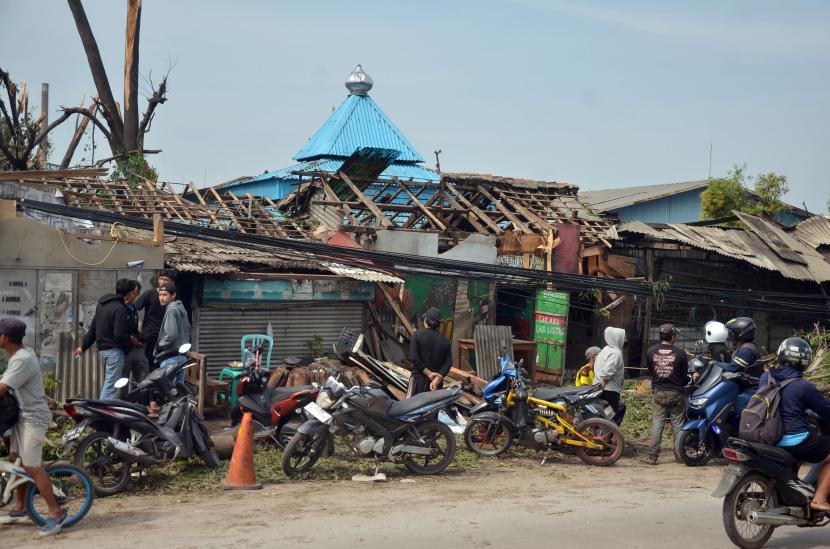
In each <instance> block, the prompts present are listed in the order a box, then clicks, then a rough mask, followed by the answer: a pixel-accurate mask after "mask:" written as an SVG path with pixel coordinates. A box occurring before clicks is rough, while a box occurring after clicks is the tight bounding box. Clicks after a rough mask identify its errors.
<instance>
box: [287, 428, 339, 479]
mask: <svg viewBox="0 0 830 549" xmlns="http://www.w3.org/2000/svg"><path fill="white" fill-rule="evenodd" d="M330 444H332V442H331V435H330V434H329V433H328V432H325V433H323V434H321V435H317V436H312V435H306V434H302V433H297V434H295V435H294V436H293V437H291V440H289V441H288V444H286V445H285V450H284V451H283V453H282V472H283V473H285V474H286V476H289V477H295V476H297V475H299V474H302V473H305V472H306V471H308V470H309V469H311V468H312V467H314V464H315V463H317V460H319V459H320V458H321V457H323V453H324V450H325V449H326V448H328V447H329V445H330Z"/></svg>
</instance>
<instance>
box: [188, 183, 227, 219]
mask: <svg viewBox="0 0 830 549" xmlns="http://www.w3.org/2000/svg"><path fill="white" fill-rule="evenodd" d="M188 187H190V190H191V192H192V193H193V195H194V196H195V197H196V200H198V201H199V204H201V205H202V206H204V207H205V209H206V210H207V212H208V214H209V215H210V218H211V220H213V222H214V223H215V224H216V228H217V229H221V228H222V224H221V223H219V220H218V219H217V218H216V216H215V215H214V214H213V208H211V207H210V206H208V203H207V202H205V199H204V198H202V195H201V194H200V193H199V190H198V189H197V188H196V185H194V184H193V183H188Z"/></svg>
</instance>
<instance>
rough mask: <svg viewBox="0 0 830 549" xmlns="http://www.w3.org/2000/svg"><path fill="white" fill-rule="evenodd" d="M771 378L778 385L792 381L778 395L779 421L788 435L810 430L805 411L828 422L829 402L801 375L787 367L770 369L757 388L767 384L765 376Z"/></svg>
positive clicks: (829, 418)
mask: <svg viewBox="0 0 830 549" xmlns="http://www.w3.org/2000/svg"><path fill="white" fill-rule="evenodd" d="M770 375H771V376H772V378H773V379H775V380H776V381H778V382H779V383H780V382H782V381H784V380H786V379H799V378H801V380H800V381H793V382H792V383H790V384H789V385H787V386H786V387H784V388H783V389H781V392H780V393H779V394H780V396H781V408H780V410H781V421H783V422H784V428H785V429H786V431H787V433H786V434H788V435H795V434H798V433H804V432H806V431H809V430H810V421H809V420H808V419H807V413H806V411H807V410H812V411H813V412H815V413H816V414H817V415H818V416H819V417H821V418H822V419H824V420H828V421H830V402H828V401H827V399H826V398H824V395H823V394H821V392H819V390H818V389H817V388H816V386H815V385H813V384H812V383H810V382H809V381H807V380H806V379H803V374H802V373H801V372H800V371H798V370H796V369H795V368H790V367H789V366H784V367H780V366H779V367H777V368H770V370H769V372H767V373H765V374H764V375H762V376H761V382H760V383H759V387H763V386H764V385H766V383H767V376H770Z"/></svg>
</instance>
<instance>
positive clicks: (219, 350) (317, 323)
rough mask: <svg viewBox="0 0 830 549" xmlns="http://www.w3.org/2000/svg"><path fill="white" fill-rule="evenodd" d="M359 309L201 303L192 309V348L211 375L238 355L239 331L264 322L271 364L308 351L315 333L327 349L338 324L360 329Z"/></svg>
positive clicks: (255, 329) (355, 305)
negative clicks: (271, 344)
mask: <svg viewBox="0 0 830 549" xmlns="http://www.w3.org/2000/svg"><path fill="white" fill-rule="evenodd" d="M363 309H364V304H363V302H362V301H354V302H348V301H343V302H328V303H320V302H289V303H282V304H269V305H265V306H262V305H251V304H245V305H241V304H239V305H234V304H204V305H202V306H200V307H199V308H198V309H197V310H196V312H195V314H196V320H195V322H194V329H195V331H196V334H195V339H196V340H197V345H198V348H197V349H196V350H197V351H198V352H200V353H204V354H206V355H207V357H208V358H207V371H208V375H210V376H213V377H216V376H218V374H219V371H220V370H221V369H222V368H223V367H224V366H226V365H227V363H228V362H230V361H233V360H239V359H240V347H239V342H240V340H241V339H242V336H243V335H245V334H252V333H259V334H264V333H266V330H267V328H268V323H269V322H270V323H271V327H272V329H273V334H274V350H273V353H272V355H271V367H272V368H273V367H275V366H276V365H277V364H278V363H279V361H280V360H282V359H283V358H286V357H289V356H296V357H307V356H309V349H308V342H310V341H312V340H313V339H314V336H315V335H319V336H320V337H322V338H323V348H324V349H325V350H326V351H329V350H330V349H331V346H332V344H333V343H334V342H335V341H337V337H338V336H339V335H340V332H341V330H342V329H343V328H349V329H351V330H355V331H362V330H363ZM329 352H330V351H329Z"/></svg>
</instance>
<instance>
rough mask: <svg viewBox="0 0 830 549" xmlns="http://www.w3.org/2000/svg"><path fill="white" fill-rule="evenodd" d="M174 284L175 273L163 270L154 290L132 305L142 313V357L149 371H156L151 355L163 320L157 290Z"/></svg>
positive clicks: (146, 291) (162, 307) (150, 289)
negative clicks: (145, 360) (144, 357)
mask: <svg viewBox="0 0 830 549" xmlns="http://www.w3.org/2000/svg"><path fill="white" fill-rule="evenodd" d="M175 283H176V271H172V270H169V269H165V270H163V271H161V273H159V276H158V284H157V285H156V286H155V287H154V288H149V289H147V290H145V291H144V293H142V294H141V295H140V296H138V299H136V300H135V303H134V306H135V309H136V311H142V310H143V311H144V320H143V321H142V323H141V339H142V343H143V344H144V356H146V357H147V366H148V368H149V370H150V371H153V370H155V369H156V363H155V358H154V357H153V353H154V352H155V350H156V341H158V338H159V330H160V329H161V322H162V320H163V319H164V306H163V305H162V304H161V302H160V301H159V294H158V288H161V287H162V286H164V285H165V284H175Z"/></svg>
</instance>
